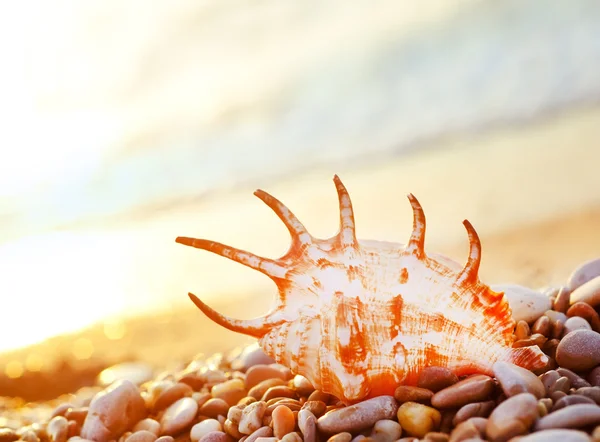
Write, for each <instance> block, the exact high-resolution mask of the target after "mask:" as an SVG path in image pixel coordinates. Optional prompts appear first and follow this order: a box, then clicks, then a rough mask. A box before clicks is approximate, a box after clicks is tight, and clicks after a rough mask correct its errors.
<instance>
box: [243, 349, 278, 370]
mask: <svg viewBox="0 0 600 442" xmlns="http://www.w3.org/2000/svg"><path fill="white" fill-rule="evenodd" d="M240 359H241V362H242V364H241V367H240V371H247V370H248V369H249V368H250V367H253V366H255V365H258V364H265V365H268V364H274V363H275V360H274V359H273V358H272V357H271V356H267V354H265V352H264V351H263V349H262V348H260V347H259V345H258V344H252V345H249V346H248V347H246V348H245V349H244V351H243V352H242V355H241V358H240Z"/></svg>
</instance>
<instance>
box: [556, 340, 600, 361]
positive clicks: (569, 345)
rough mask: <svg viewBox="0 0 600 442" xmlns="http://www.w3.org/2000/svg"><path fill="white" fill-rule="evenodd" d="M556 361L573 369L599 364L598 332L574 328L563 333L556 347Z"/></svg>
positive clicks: (599, 345) (599, 346) (599, 342)
mask: <svg viewBox="0 0 600 442" xmlns="http://www.w3.org/2000/svg"><path fill="white" fill-rule="evenodd" d="M556 362H557V363H558V365H560V366H561V367H564V368H568V369H570V370H574V371H586V370H589V369H591V368H594V367H595V366H596V365H598V364H600V333H596V332H595V331H592V330H575V331H572V332H571V333H569V334H568V335H565V337H564V338H563V339H562V340H561V341H560V343H559V344H558V347H557V348H556Z"/></svg>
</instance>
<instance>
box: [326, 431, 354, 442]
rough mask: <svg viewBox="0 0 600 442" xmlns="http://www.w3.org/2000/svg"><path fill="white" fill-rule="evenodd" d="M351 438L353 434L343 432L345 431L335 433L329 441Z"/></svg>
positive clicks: (341, 440) (335, 441)
mask: <svg viewBox="0 0 600 442" xmlns="http://www.w3.org/2000/svg"><path fill="white" fill-rule="evenodd" d="M351 440H352V435H351V434H350V433H347V432H343V433H338V434H334V435H333V436H331V437H330V438H329V439H327V442H350V441H351Z"/></svg>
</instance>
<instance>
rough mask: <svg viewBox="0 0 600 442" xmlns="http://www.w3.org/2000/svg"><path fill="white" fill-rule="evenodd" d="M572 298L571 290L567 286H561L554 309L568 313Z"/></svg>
mask: <svg viewBox="0 0 600 442" xmlns="http://www.w3.org/2000/svg"><path fill="white" fill-rule="evenodd" d="M570 299H571V291H570V290H569V289H568V288H567V287H561V289H560V290H559V292H558V295H556V299H555V300H554V305H553V308H554V311H557V312H561V313H566V312H567V309H568V308H569V302H570Z"/></svg>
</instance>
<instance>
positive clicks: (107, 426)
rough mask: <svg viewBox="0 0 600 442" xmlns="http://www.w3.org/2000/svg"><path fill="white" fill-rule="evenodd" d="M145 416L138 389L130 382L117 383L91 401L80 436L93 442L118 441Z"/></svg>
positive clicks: (143, 403)
mask: <svg viewBox="0 0 600 442" xmlns="http://www.w3.org/2000/svg"><path fill="white" fill-rule="evenodd" d="M146 415H147V411H146V403H145V402H144V399H143V398H142V396H141V395H140V392H139V390H138V388H137V387H136V386H135V385H134V384H133V383H132V382H131V381H127V380H125V381H117V382H115V383H114V384H112V385H111V386H110V387H108V388H106V389H104V390H102V391H100V392H99V393H97V394H96V395H95V396H94V398H93V399H92V401H91V402H90V405H89V410H88V413H87V416H86V418H85V421H84V423H83V428H82V429H81V437H83V438H84V439H90V440H94V441H96V442H108V441H110V440H112V439H118V437H119V436H120V435H121V434H123V433H124V432H125V431H126V430H128V429H129V428H131V427H133V426H134V425H135V424H136V423H137V422H138V421H140V420H142V419H144V418H145V417H146Z"/></svg>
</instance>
